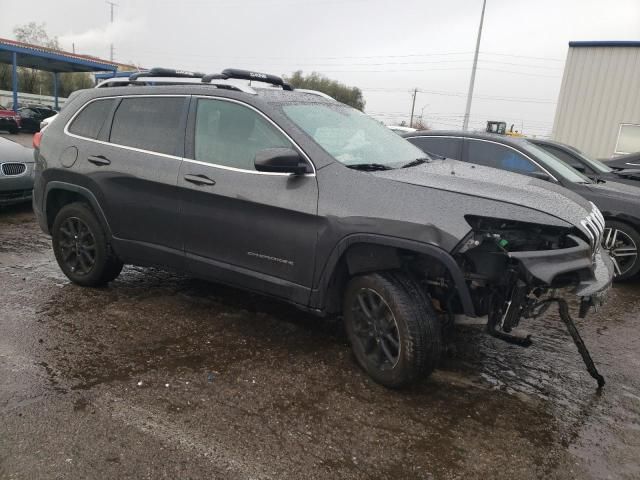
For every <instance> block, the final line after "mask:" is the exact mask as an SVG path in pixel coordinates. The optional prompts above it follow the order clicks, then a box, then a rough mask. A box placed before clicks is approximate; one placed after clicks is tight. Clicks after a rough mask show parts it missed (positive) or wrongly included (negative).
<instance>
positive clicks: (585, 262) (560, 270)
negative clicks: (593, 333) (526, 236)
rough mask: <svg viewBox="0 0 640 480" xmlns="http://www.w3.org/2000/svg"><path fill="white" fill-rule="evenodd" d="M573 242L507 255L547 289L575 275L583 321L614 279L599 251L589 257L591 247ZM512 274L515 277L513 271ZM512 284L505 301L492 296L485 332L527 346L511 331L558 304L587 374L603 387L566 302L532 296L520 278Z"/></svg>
mask: <svg viewBox="0 0 640 480" xmlns="http://www.w3.org/2000/svg"><path fill="white" fill-rule="evenodd" d="M575 241H576V244H577V245H576V246H575V247H571V248H568V249H562V250H551V251H541V252H514V253H510V254H509V255H510V256H511V257H512V258H516V259H518V260H519V262H520V266H521V268H522V269H524V273H525V274H526V276H529V277H533V278H534V279H536V280H537V281H539V282H541V283H542V284H544V285H546V286H547V288H549V287H551V286H553V285H554V284H555V283H557V279H558V278H563V277H564V276H566V275H567V274H575V272H578V273H579V278H580V282H579V283H578V284H577V286H575V287H574V290H573V293H575V294H576V295H577V296H578V297H579V298H580V299H581V301H580V317H581V318H583V317H585V316H586V314H587V311H588V310H589V308H591V307H595V308H597V307H598V306H600V305H602V304H603V303H604V301H605V299H606V297H607V294H608V291H609V289H610V287H611V282H612V280H613V264H612V262H611V259H610V258H609V257H608V255H607V254H606V253H604V252H603V251H602V250H597V251H596V253H595V255H594V256H593V257H592V255H591V248H590V246H589V245H588V244H587V243H585V242H583V241H582V240H580V239H578V238H575ZM512 275H514V277H515V272H514V273H512ZM564 278H566V277H564ZM511 284H512V285H513V287H512V288H511V291H510V293H509V294H508V297H507V298H506V299H505V297H504V296H503V294H502V295H501V294H500V293H497V292H496V294H494V297H493V299H492V302H496V303H495V304H494V308H492V311H493V312H494V313H493V314H490V315H489V320H488V323H487V328H488V332H489V333H490V334H491V335H492V336H494V337H496V338H499V339H501V340H505V341H507V342H509V343H513V344H517V345H521V346H525V347H527V346H529V345H531V343H532V342H531V338H530V337H529V336H527V337H526V338H523V337H517V336H514V335H511V334H510V333H509V332H510V331H511V329H512V328H513V327H515V326H517V325H518V322H519V321H520V319H521V318H536V317H539V316H540V315H542V314H543V313H544V312H545V311H546V310H547V309H548V308H549V306H550V305H551V304H553V303H557V304H558V312H559V314H560V318H561V319H562V322H563V323H564V324H565V326H566V328H567V331H568V332H569V334H570V335H571V338H572V339H573V342H574V343H575V345H576V347H577V349H578V352H579V353H580V355H581V356H582V360H583V361H584V364H585V366H586V367H587V371H588V372H589V374H590V375H591V376H592V377H593V378H594V379H596V381H597V382H598V388H602V387H603V386H604V384H605V381H604V378H603V377H602V375H600V373H599V372H598V370H597V368H596V366H595V364H594V362H593V359H592V358H591V355H590V354H589V351H588V350H587V347H586V345H585V344H584V341H583V340H582V338H581V337H580V334H579V333H578V329H577V328H576V326H575V323H574V322H573V319H572V318H571V315H570V313H569V306H568V304H567V302H566V300H565V299H562V298H558V297H555V296H552V297H550V298H541V296H540V295H539V294H536V293H535V291H534V295H533V296H531V295H529V293H530V291H531V290H530V286H528V285H527V283H525V282H524V281H523V279H522V278H513V279H512V281H511ZM505 300H506V301H505Z"/></svg>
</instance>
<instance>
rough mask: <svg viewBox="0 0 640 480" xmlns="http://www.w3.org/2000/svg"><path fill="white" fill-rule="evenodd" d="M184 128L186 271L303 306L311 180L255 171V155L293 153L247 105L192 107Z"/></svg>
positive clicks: (308, 276) (312, 226)
mask: <svg viewBox="0 0 640 480" xmlns="http://www.w3.org/2000/svg"><path fill="white" fill-rule="evenodd" d="M191 117H192V118H191ZM189 123H190V125H192V126H193V128H192V130H193V136H192V138H191V139H190V142H188V144H189V147H188V153H189V154H190V155H189V157H190V158H187V159H185V160H184V162H183V164H182V167H181V169H180V175H179V177H178V185H179V187H180V199H181V201H180V210H181V217H182V220H183V222H184V223H183V228H182V231H183V232H184V238H185V244H184V246H185V251H186V262H187V267H188V268H189V269H190V270H192V271H194V272H196V273H198V274H200V275H202V276H205V277H208V278H213V279H215V280H219V281H222V282H225V283H230V284H234V285H238V286H241V287H244V288H250V289H254V290H257V291H261V292H264V293H269V294H273V295H276V296H281V297H286V298H289V299H293V300H294V301H296V302H298V303H302V304H305V303H307V301H308V295H309V292H310V288H311V283H312V278H313V265H314V259H315V258H314V256H315V248H316V240H317V204H318V186H317V182H316V177H315V174H309V175H289V174H275V173H263V172H258V171H256V170H255V168H254V164H253V162H254V159H255V154H256V152H257V151H259V150H262V149H265V148H275V147H289V148H296V147H295V146H294V145H293V143H292V142H291V140H290V139H289V138H288V137H287V136H286V135H285V134H284V132H282V131H281V130H280V129H279V128H278V127H276V126H275V125H274V124H273V123H272V122H270V121H269V120H268V119H267V117H265V116H264V115H263V114H261V113H260V112H258V111H257V110H255V109H253V108H252V107H249V106H248V105H245V104H242V103H240V102H237V101H233V100H229V99H222V98H216V99H214V98H198V99H194V100H193V101H192V111H191V113H190V120H189Z"/></svg>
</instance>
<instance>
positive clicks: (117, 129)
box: [109, 97, 185, 155]
mask: <svg viewBox="0 0 640 480" xmlns="http://www.w3.org/2000/svg"><path fill="white" fill-rule="evenodd" d="M184 102H185V98H184V97H141V98H123V99H122V102H121V103H120V105H119V106H118V109H117V110H116V113H115V115H114V116H113V125H112V126H111V136H110V138H109V141H110V142H111V143H116V144H118V145H125V146H127V147H135V148H140V149H142V150H149V151H151V152H158V153H165V154H167V155H175V154H176V147H177V146H178V142H179V140H180V139H181V138H182V137H183V133H184V132H181V131H180V123H181V119H182V114H183V111H184Z"/></svg>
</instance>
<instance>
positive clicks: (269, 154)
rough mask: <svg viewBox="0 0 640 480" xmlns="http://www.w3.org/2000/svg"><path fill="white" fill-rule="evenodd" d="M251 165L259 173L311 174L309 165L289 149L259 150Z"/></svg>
mask: <svg viewBox="0 0 640 480" xmlns="http://www.w3.org/2000/svg"><path fill="white" fill-rule="evenodd" d="M253 164H254V165H255V167H256V170H257V171H259V172H274V173H292V174H294V175H303V174H305V173H311V168H310V166H309V163H308V162H307V161H306V160H305V159H304V158H302V157H301V156H300V154H299V153H298V152H296V151H295V150H293V149H291V148H265V149H263V150H259V151H258V152H257V153H256V158H255V160H254V162H253Z"/></svg>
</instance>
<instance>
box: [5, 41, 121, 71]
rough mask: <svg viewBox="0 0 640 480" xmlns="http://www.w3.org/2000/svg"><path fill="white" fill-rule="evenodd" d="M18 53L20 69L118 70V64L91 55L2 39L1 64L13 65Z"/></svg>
mask: <svg viewBox="0 0 640 480" xmlns="http://www.w3.org/2000/svg"><path fill="white" fill-rule="evenodd" d="M14 52H15V53H17V54H18V55H17V64H18V66H20V67H29V68H35V69H37V70H44V71H48V72H102V71H106V70H112V71H113V70H117V69H118V65H119V64H117V63H114V62H110V61H108V60H103V59H101V58H97V57H92V56H89V55H79V54H76V53H70V52H65V51H63V50H55V49H53V48H47V47H41V46H40V45H32V44H29V43H23V42H17V41H15V40H9V39H6V38H0V63H9V64H10V63H12V56H13V53H14Z"/></svg>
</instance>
